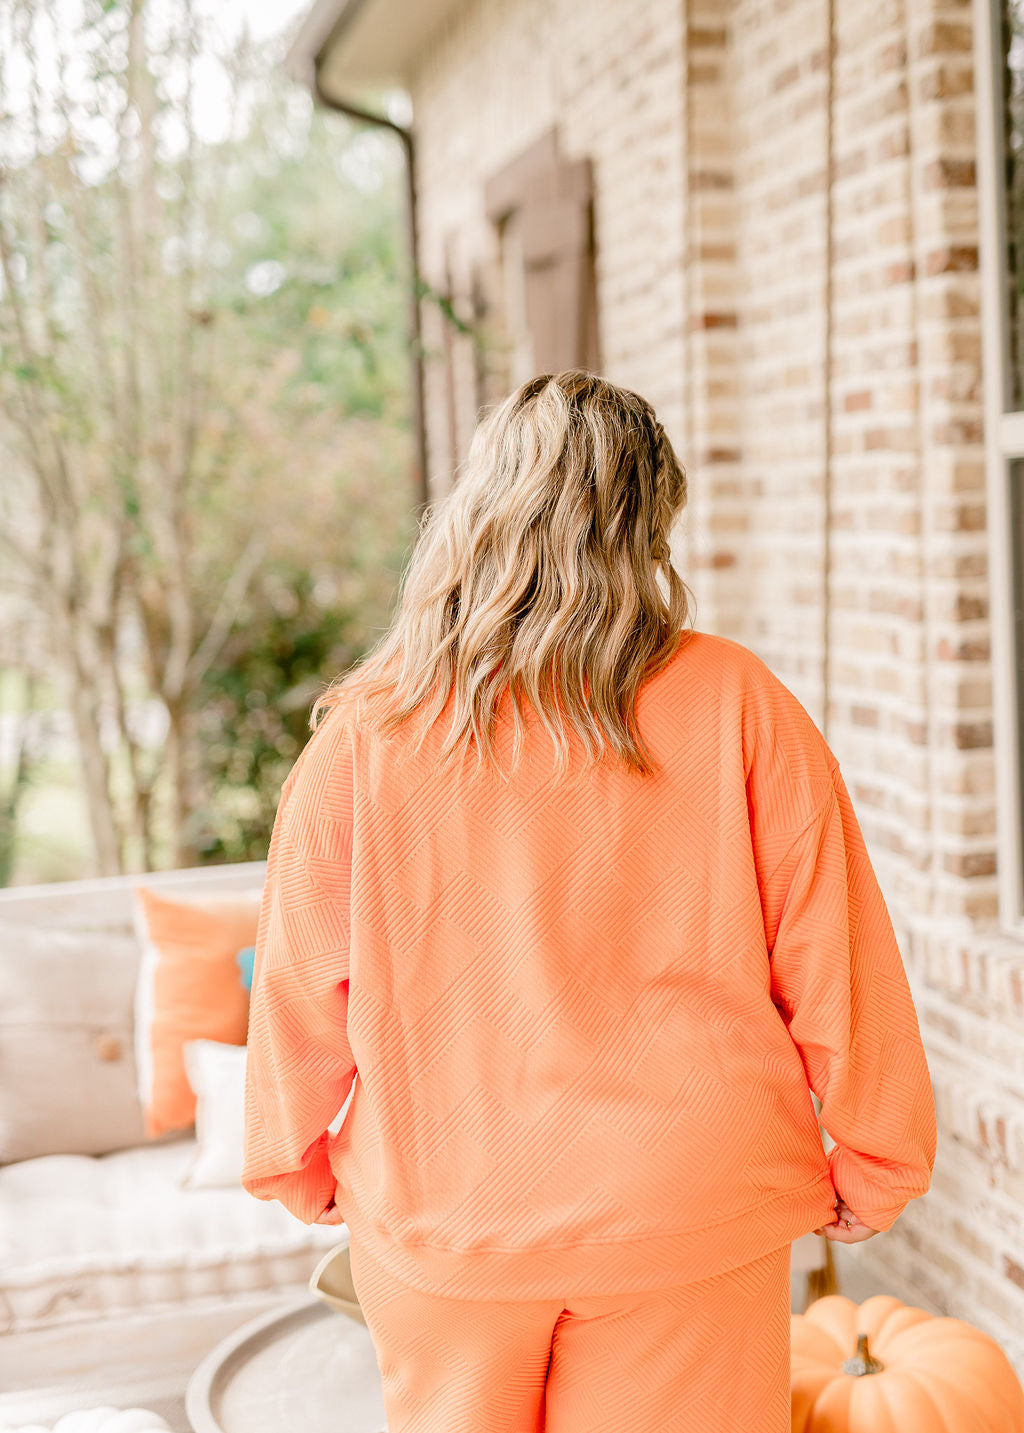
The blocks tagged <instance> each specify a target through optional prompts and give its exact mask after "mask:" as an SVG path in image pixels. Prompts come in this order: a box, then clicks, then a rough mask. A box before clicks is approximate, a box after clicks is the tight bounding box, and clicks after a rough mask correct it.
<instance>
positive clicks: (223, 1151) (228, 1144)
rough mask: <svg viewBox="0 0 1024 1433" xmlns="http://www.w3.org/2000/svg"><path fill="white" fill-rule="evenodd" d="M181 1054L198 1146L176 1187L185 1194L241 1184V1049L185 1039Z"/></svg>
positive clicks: (243, 1130)
mask: <svg viewBox="0 0 1024 1433" xmlns="http://www.w3.org/2000/svg"><path fill="white" fill-rule="evenodd" d="M182 1049H183V1051H184V1057H185V1073H186V1074H187V1075H188V1082H189V1084H190V1085H191V1086H192V1088H193V1090H194V1091H195V1095H196V1143H197V1145H198V1148H197V1149H196V1153H195V1158H194V1159H193V1161H192V1163H191V1164H190V1165H189V1168H188V1170H187V1171H186V1173H185V1177H184V1179H183V1180H182V1184H183V1186H184V1187H185V1188H187V1189H221V1188H225V1187H227V1186H232V1187H233V1186H235V1185H241V1182H242V1161H243V1158H244V1140H245V1053H246V1047H245V1046H244V1045H222V1044H220V1043H219V1042H218V1041H216V1040H186V1041H185V1043H184V1045H183V1046H182Z"/></svg>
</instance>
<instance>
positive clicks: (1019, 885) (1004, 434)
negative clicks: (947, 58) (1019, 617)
mask: <svg viewBox="0 0 1024 1433" xmlns="http://www.w3.org/2000/svg"><path fill="white" fill-rule="evenodd" d="M973 10H974V93H975V124H976V128H975V136H976V145H977V161H978V229H979V243H980V250H979V263H980V281H981V320H982V363H983V373H984V413H985V478H986V487H987V499H988V504H987V506H988V523H987V526H988V558H989V593H990V621H989V628H990V640H991V649H992V698H993V725H994V730H993V739H994V744H995V750H994V756H995V767H996V780H995V787H996V821H997V849H998V868H999V922H1000V925H1001V926H1002V927H1003V928H1004V929H1005V930H1006V931H1007V932H1009V933H1010V934H1012V935H1018V936H1024V870H1022V851H1024V839H1022V829H1021V827H1022V817H1024V812H1022V809H1021V808H1022V805H1024V802H1022V800H1021V783H1020V771H1019V748H1018V710H1019V703H1020V701H1021V697H1022V695H1024V694H1021V693H1019V692H1018V690H1017V672H1016V664H1017V657H1016V651H1015V647H1014V618H1013V566H1012V548H1011V544H1012V541H1013V534H1012V532H1011V528H1010V516H1011V510H1010V481H1009V478H1010V468H1009V465H1010V460H1011V459H1012V458H1016V457H1024V412H1021V413H1009V412H1006V408H1007V396H1006V395H1007V394H1008V393H1009V391H1010V384H1009V376H1010V374H1009V336H1008V332H1007V324H1006V313H1007V307H1006V296H1007V293H1008V274H1007V271H1006V251H1005V246H1004V235H1005V233H1006V228H1005V223H1004V213H1005V206H1004V195H1003V177H1002V168H1001V164H1002V100H1001V93H1000V79H999V76H998V75H997V74H996V71H995V59H996V56H997V55H998V54H999V53H1000V47H1001V43H1002V42H1001V37H1000V31H999V25H1000V6H999V0H973Z"/></svg>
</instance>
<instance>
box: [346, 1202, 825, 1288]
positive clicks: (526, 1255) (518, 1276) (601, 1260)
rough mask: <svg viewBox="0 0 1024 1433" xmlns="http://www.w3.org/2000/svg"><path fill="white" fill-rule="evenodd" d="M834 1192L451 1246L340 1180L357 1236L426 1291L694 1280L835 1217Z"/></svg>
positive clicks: (350, 1225)
mask: <svg viewBox="0 0 1024 1433" xmlns="http://www.w3.org/2000/svg"><path fill="white" fill-rule="evenodd" d="M835 1199H836V1191H835V1188H834V1186H833V1184H832V1181H831V1178H830V1177H829V1176H828V1175H827V1174H824V1175H822V1176H821V1177H820V1178H817V1179H814V1180H812V1181H811V1183H810V1184H807V1185H804V1186H803V1187H802V1188H800V1189H795V1190H793V1189H781V1190H779V1191H778V1193H777V1194H776V1195H774V1196H772V1197H771V1198H769V1199H767V1200H765V1202H764V1203H763V1204H761V1205H760V1206H758V1207H757V1208H751V1209H750V1210H743V1211H741V1212H740V1213H738V1214H734V1215H730V1216H729V1217H728V1218H727V1219H723V1220H720V1221H718V1222H717V1223H714V1224H705V1225H702V1226H701V1227H700V1228H695V1229H688V1230H684V1231H674V1232H671V1233H664V1234H648V1235H644V1236H643V1237H642V1238H639V1239H628V1238H625V1239H614V1238H612V1239H602V1240H581V1241H579V1242H578V1243H574V1244H553V1245H552V1244H548V1245H538V1246H536V1247H534V1248H530V1247H523V1248H518V1249H493V1248H484V1249H451V1248H444V1247H442V1246H440V1245H437V1244H426V1243H419V1244H411V1243H404V1242H402V1241H399V1240H397V1239H395V1238H394V1237H393V1236H392V1235H391V1234H390V1233H389V1231H388V1230H387V1229H385V1228H384V1227H383V1226H382V1225H380V1224H378V1223H376V1222H375V1221H374V1220H373V1219H372V1218H370V1217H368V1216H367V1215H365V1214H364V1213H363V1211H362V1210H361V1209H360V1208H359V1206H358V1205H357V1204H356V1203H355V1202H354V1201H353V1200H352V1199H351V1198H350V1197H349V1192H348V1190H347V1189H346V1187H345V1185H344V1184H342V1183H341V1182H339V1184H338V1188H337V1192H336V1194H335V1203H336V1204H337V1206H338V1208H339V1209H340V1210H341V1213H342V1216H343V1218H344V1221H345V1224H346V1226H347V1228H348V1230H349V1235H350V1238H351V1239H352V1240H353V1241H357V1242H359V1243H360V1244H361V1245H363V1246H364V1247H366V1248H367V1249H368V1251H370V1252H371V1253H372V1255H373V1257H374V1258H375V1259H376V1260H377V1261H378V1262H380V1263H381V1264H383V1265H384V1266H385V1267H386V1268H387V1269H388V1270H389V1272H390V1273H391V1274H392V1275H393V1276H394V1277H395V1278H396V1279H398V1280H399V1281H400V1282H402V1283H404V1284H406V1285H407V1286H409V1287H410V1288H414V1289H418V1290H420V1292H422V1293H430V1294H434V1295H437V1296H441V1297H445V1298H458V1299H480V1300H486V1299H554V1298H560V1297H562V1296H564V1295H567V1294H575V1295H577V1296H580V1297H583V1296H596V1295H601V1294H616V1293H623V1294H626V1293H643V1292H647V1291H650V1290H654V1289H662V1288H668V1287H671V1286H672V1285H673V1284H684V1283H692V1282H693V1281H694V1280H697V1279H704V1278H709V1277H711V1276H712V1275H715V1274H720V1273H724V1272H725V1271H726V1270H728V1269H733V1268H736V1267H738V1266H739V1265H741V1264H746V1263H749V1262H750V1261H751V1260H753V1259H757V1258H760V1257H761V1256H762V1255H763V1254H766V1253H768V1252H769V1251H771V1250H773V1249H777V1248H779V1247H780V1246H781V1245H783V1244H789V1243H792V1241H793V1240H794V1239H796V1238H799V1237H800V1235H802V1234H807V1233H809V1232H810V1231H811V1230H813V1229H817V1228H818V1227H819V1226H820V1225H822V1224H827V1223H830V1222H831V1220H832V1217H833V1215H834V1212H835V1211H834V1205H835ZM821 1237H824V1236H821Z"/></svg>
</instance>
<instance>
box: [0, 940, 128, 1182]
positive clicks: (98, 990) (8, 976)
mask: <svg viewBox="0 0 1024 1433" xmlns="http://www.w3.org/2000/svg"><path fill="white" fill-rule="evenodd" d="M139 953H140V952H139V943H138V941H137V940H136V939H135V937H134V936H133V935H132V934H131V932H127V931H126V932H123V933H121V932H116V931H109V930H98V931H97V930H93V931H84V932H78V931H72V930H67V929H60V928H56V927H50V926H45V925H42V926H40V925H28V924H24V923H21V922H18V921H13V920H4V919H2V918H0V1163H7V1162H9V1161H12V1160H22V1159H31V1158H33V1157H34V1156H36V1155H43V1154H50V1153H53V1152H55V1151H60V1152H62V1153H66V1154H104V1153H106V1152H108V1151H110V1150H117V1149H124V1148H126V1147H128V1146H129V1145H135V1144H138V1143H139V1142H140V1141H141V1140H143V1139H144V1137H145V1136H144V1133H143V1124H142V1110H141V1107H140V1104H139V1097H138V1088H137V1080H136V1069H135V1054H134V1049H133V1030H132V1006H133V1002H134V998H135V984H136V979H137V975H138V969H139Z"/></svg>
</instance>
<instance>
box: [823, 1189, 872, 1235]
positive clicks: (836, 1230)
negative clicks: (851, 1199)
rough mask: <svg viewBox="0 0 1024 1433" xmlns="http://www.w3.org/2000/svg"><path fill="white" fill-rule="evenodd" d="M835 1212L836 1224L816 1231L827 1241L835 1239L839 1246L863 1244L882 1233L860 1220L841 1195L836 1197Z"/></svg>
mask: <svg viewBox="0 0 1024 1433" xmlns="http://www.w3.org/2000/svg"><path fill="white" fill-rule="evenodd" d="M835 1211H836V1222H835V1223H834V1224H823V1225H822V1226H821V1228H820V1229H815V1231H814V1232H815V1234H824V1236H825V1238H826V1239H833V1240H835V1241H836V1242H837V1243H839V1244H863V1243H864V1240H865V1239H870V1238H871V1236H872V1235H873V1234H878V1233H879V1232H880V1231H879V1230H878V1229H872V1228H871V1226H870V1224H864V1223H863V1222H862V1221H861V1220H860V1219H858V1218H857V1216H856V1214H854V1212H853V1210H852V1209H851V1208H850V1206H849V1205H848V1204H847V1203H846V1201H845V1200H844V1199H843V1196H842V1195H841V1194H838V1195H837V1196H836V1203H835Z"/></svg>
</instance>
